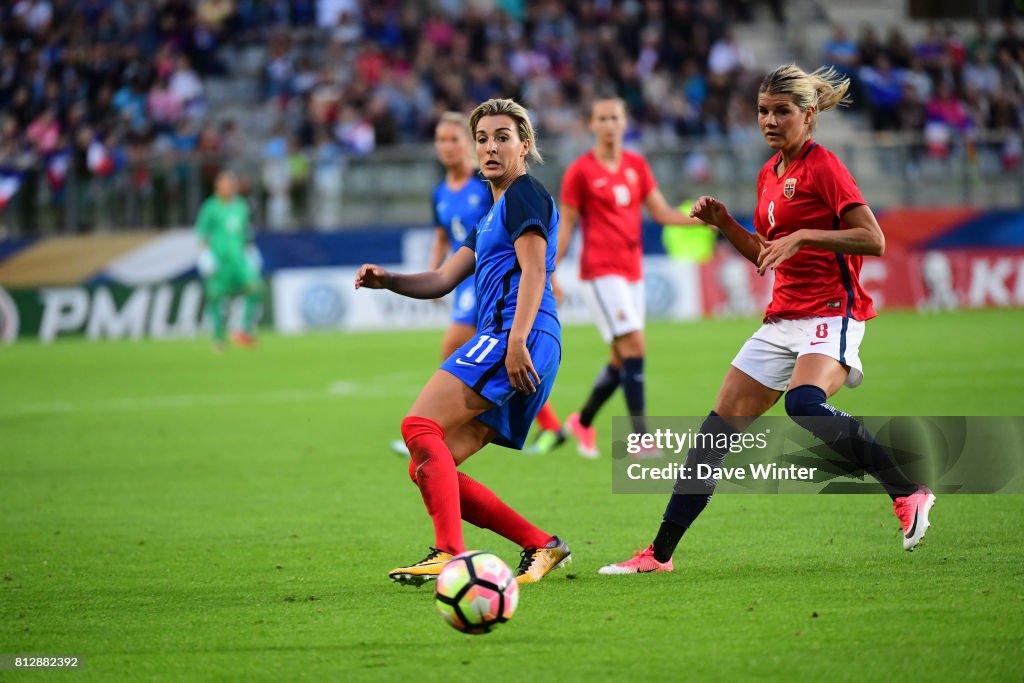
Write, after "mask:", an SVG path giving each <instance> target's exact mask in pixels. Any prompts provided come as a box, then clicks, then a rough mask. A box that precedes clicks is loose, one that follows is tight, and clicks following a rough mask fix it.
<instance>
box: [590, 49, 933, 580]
mask: <svg viewBox="0 0 1024 683" xmlns="http://www.w3.org/2000/svg"><path fill="white" fill-rule="evenodd" d="M849 85H850V82H849V80H848V79H841V78H839V77H837V75H836V74H835V72H834V71H832V70H823V69H819V70H818V71H815V72H814V73H812V74H807V73H805V72H804V71H802V70H801V69H800V68H799V67H797V66H795V65H789V66H782V67H779V68H778V69H776V70H775V71H773V72H772V73H770V74H769V75H768V76H766V77H765V79H764V80H763V81H762V83H761V86H760V88H759V91H758V100H757V112H758V115H757V119H758V124H759V126H760V128H761V132H762V134H763V135H764V138H765V140H766V141H767V142H768V146H769V147H771V148H772V149H774V150H778V153H777V154H775V155H774V156H772V158H771V159H769V160H768V162H767V163H766V164H765V165H764V168H762V169H761V173H760V175H759V176H758V181H757V193H758V198H757V208H756V209H755V214H754V226H755V228H756V229H757V234H756V235H755V234H751V233H749V232H747V231H746V230H745V229H744V228H743V227H742V226H740V225H739V224H738V223H737V222H736V221H735V219H733V217H732V216H731V215H729V212H728V211H727V210H726V208H725V205H724V204H722V203H721V202H720V201H718V200H717V199H715V198H713V197H701V198H700V199H698V200H697V202H696V203H695V205H694V207H693V211H692V213H693V215H694V216H696V217H698V218H700V219H702V220H704V221H706V222H708V223H710V224H711V225H715V226H717V227H718V228H719V229H720V230H721V231H722V233H723V234H724V235H725V236H726V237H727V238H728V239H729V241H730V242H732V243H733V245H734V246H735V247H736V248H737V249H738V250H739V251H740V253H741V254H743V256H745V257H746V258H747V259H749V260H750V261H753V262H754V263H756V264H757V266H758V272H759V273H761V274H762V275H763V274H764V273H765V272H767V271H768V270H769V269H774V270H775V285H774V289H773V291H772V300H771V303H770V304H769V305H768V310H767V311H766V313H765V318H764V324H763V325H762V326H761V329H759V330H758V331H757V332H755V333H754V335H753V336H752V337H751V338H750V339H748V340H747V342H746V343H745V344H744V345H743V348H741V349H740V351H739V353H738V354H737V355H736V358H735V359H734V360H733V361H732V366H731V367H730V368H729V370H728V372H727V373H726V375H725V380H724V381H723V382H722V388H721V389H720V390H719V393H718V398H717V400H716V401H715V408H714V410H712V411H711V413H710V415H708V418H707V419H706V420H705V422H704V424H703V425H702V427H701V432H702V433H705V434H713V435H715V436H716V438H715V439H713V440H712V441H715V442H717V441H718V437H719V436H720V435H727V436H731V435H733V434H735V433H737V432H741V431H744V430H745V429H746V428H747V427H749V426H750V424H751V423H752V422H753V421H754V420H755V419H756V418H757V417H758V416H760V415H762V414H764V413H765V412H766V411H767V410H768V409H769V408H771V407H772V406H773V405H774V404H775V402H776V401H778V400H779V398H780V397H782V395H783V392H785V395H786V412H787V413H788V414H789V415H790V416H791V417H792V418H793V420H794V421H795V422H796V423H797V424H799V425H800V426H801V427H803V428H805V429H807V430H808V431H810V432H811V433H812V434H814V435H815V436H816V437H818V438H819V439H821V440H822V441H824V442H825V443H826V444H827V445H828V446H829V447H831V448H832V449H833V450H834V451H836V452H837V453H838V454H839V455H841V456H843V457H845V458H848V459H849V460H851V461H853V462H855V463H856V464H857V465H859V466H860V467H862V468H863V469H864V470H865V471H867V472H869V473H870V474H871V475H872V476H874V477H875V478H876V479H878V481H879V482H880V483H881V484H882V486H883V487H884V488H885V490H886V492H887V493H888V494H889V495H890V497H891V498H892V499H893V511H894V512H895V514H896V516H897V517H898V518H899V520H900V523H901V524H902V526H903V547H904V549H906V550H913V548H914V547H915V546H916V545H917V544H918V542H919V541H920V540H921V538H922V537H923V536H924V533H925V530H926V529H927V528H928V524H929V522H928V511H929V509H930V508H931V506H932V504H933V503H934V501H935V496H933V495H932V493H931V491H929V490H928V489H927V488H925V487H923V486H918V485H917V484H915V483H913V482H911V481H909V480H908V479H907V478H906V477H905V476H904V475H903V474H902V473H901V472H900V471H899V468H898V467H896V465H895V464H894V463H893V461H892V459H891V458H890V456H889V454H888V453H886V452H885V450H884V449H882V448H881V447H880V446H879V445H878V444H877V443H876V442H875V440H874V438H873V437H872V436H871V434H869V433H868V432H867V431H866V430H865V429H864V428H863V427H862V426H861V425H860V424H859V423H858V422H857V421H856V420H855V419H854V418H853V417H851V416H850V415H848V414H847V413H844V412H843V411H841V410H838V409H836V408H834V407H833V406H831V405H830V404H829V403H828V402H827V401H828V397H829V396H831V395H832V394H834V393H836V392H837V391H839V388H840V387H842V386H843V385H844V384H845V385H846V386H849V387H856V386H857V385H859V384H860V382H861V380H863V378H864V372H863V368H862V366H861V362H860V357H859V355H858V351H859V348H860V343H861V340H862V339H863V338H864V321H865V320H868V319H870V318H873V317H874V316H875V310H874V307H873V305H872V303H871V298H870V297H869V296H868V295H867V294H866V293H865V292H864V289H863V288H862V287H861V285H860V282H859V275H860V267H861V261H862V258H863V256H881V255H882V252H883V251H884V249H885V237H884V236H883V234H882V229H881V228H880V227H879V225H878V221H876V220H875V216H874V214H873V213H872V212H871V209H870V208H869V207H868V205H867V203H866V202H865V201H864V198H863V197H862V196H861V194H860V190H858V189H857V184H856V182H855V181H854V179H853V177H852V176H851V175H850V172H849V171H848V170H847V169H846V167H845V166H843V164H842V163H841V162H840V161H839V159H837V158H836V156H835V155H834V154H832V153H831V152H829V151H828V150H826V149H825V148H823V147H821V146H820V145H818V144H816V143H815V142H814V140H813V139H812V137H811V133H812V132H813V130H814V126H815V122H816V118H817V114H818V112H821V111H828V110H829V109H832V108H833V107H835V106H837V105H838V104H840V103H843V102H844V101H845V95H846V91H847V89H848V88H849ZM787 389H788V391H787ZM725 454H726V452H725V451H721V450H716V449H714V448H693V449H691V450H690V452H689V454H688V455H687V464H689V465H691V466H696V464H698V463H706V464H709V465H711V466H712V467H717V466H720V465H721V464H722V462H723V461H724V460H725ZM716 483H717V482H715V481H713V480H706V481H704V482H703V484H702V486H701V487H700V488H701V490H699V491H696V492H693V491H692V488H693V485H692V484H690V485H688V486H686V487H682V486H680V485H679V484H677V486H676V489H675V492H674V493H673V494H672V497H671V499H670V500H669V503H668V506H667V507H666V509H665V515H664V518H663V521H662V524H661V528H660V529H659V531H658V535H657V536H656V537H655V539H654V542H653V543H652V544H651V545H650V546H648V547H647V549H646V550H644V551H643V552H641V553H637V554H636V556H634V557H633V558H632V559H630V560H626V561H625V562H620V563H618V564H611V565H607V566H605V567H602V568H601V570H600V573H601V574H635V573H640V572H650V571H671V570H672V553H673V552H674V551H675V548H676V546H677V545H678V543H679V541H680V540H681V539H682V536H683V533H684V532H685V531H686V530H687V529H688V528H689V526H690V524H692V523H693V521H694V520H695V519H696V518H697V516H698V515H699V514H700V513H701V511H702V510H703V509H704V508H705V507H706V506H707V504H708V501H709V500H710V499H711V494H712V492H713V491H714V487H715V484H716Z"/></svg>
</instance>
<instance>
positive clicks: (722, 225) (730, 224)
mask: <svg viewBox="0 0 1024 683" xmlns="http://www.w3.org/2000/svg"><path fill="white" fill-rule="evenodd" d="M690 215H691V216H693V217H694V218H697V219H699V220H701V221H703V222H704V223H707V224H708V225H713V226H715V227H716V228H718V229H719V230H720V231H721V232H722V234H723V235H725V237H726V239H728V240H729V241H730V242H732V246H734V247H736V250H737V251H738V252H740V255H742V256H743V258H745V259H747V260H748V261H750V262H751V263H754V264H757V263H758V257H759V256H760V254H761V249H763V248H764V240H763V239H762V238H761V236H760V235H758V234H757V233H756V232H748V231H747V229H746V228H744V227H743V226H742V225H740V224H739V223H737V222H736V219H735V218H733V217H732V215H731V214H730V213H729V211H728V210H727V209H726V208H725V204H723V203H722V202H720V201H718V200H717V199H715V198H714V197H709V196H708V195H704V196H703V197H701V198H700V199H698V200H697V201H696V202H694V204H693V209H692V210H691V211H690Z"/></svg>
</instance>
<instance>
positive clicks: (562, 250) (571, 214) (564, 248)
mask: <svg viewBox="0 0 1024 683" xmlns="http://www.w3.org/2000/svg"><path fill="white" fill-rule="evenodd" d="M579 217H580V210H579V209H577V208H576V207H575V206H573V205H571V204H567V203H565V202H559V203H558V229H559V233H558V250H557V251H556V252H555V267H556V268H557V267H558V264H559V263H561V262H562V259H564V258H565V255H566V254H567V253H568V252H569V245H570V244H572V232H573V230H575V229H576V221H577V220H579Z"/></svg>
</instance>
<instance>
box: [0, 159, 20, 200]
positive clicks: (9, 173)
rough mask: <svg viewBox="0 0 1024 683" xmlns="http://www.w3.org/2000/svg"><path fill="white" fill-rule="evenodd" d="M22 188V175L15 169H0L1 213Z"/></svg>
mask: <svg viewBox="0 0 1024 683" xmlns="http://www.w3.org/2000/svg"><path fill="white" fill-rule="evenodd" d="M19 187H21V173H20V172H19V171H17V170H15V169H13V168H0V211H3V210H4V209H5V208H6V207H7V203H8V202H9V201H11V197H13V196H14V194H15V193H16V192H17V191H18V188H19Z"/></svg>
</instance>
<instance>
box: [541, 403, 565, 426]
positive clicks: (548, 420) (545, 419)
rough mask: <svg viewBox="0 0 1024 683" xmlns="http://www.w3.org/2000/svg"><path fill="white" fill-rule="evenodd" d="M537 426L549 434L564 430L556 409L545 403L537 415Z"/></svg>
mask: <svg viewBox="0 0 1024 683" xmlns="http://www.w3.org/2000/svg"><path fill="white" fill-rule="evenodd" d="M537 424H538V425H540V428H541V429H544V430H547V431H549V432H557V431H558V430H560V429H561V428H562V423H561V422H559V421H558V415H556V414H555V409H554V408H552V407H551V404H550V403H545V404H544V407H543V408H541V409H540V412H539V413H537Z"/></svg>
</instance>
